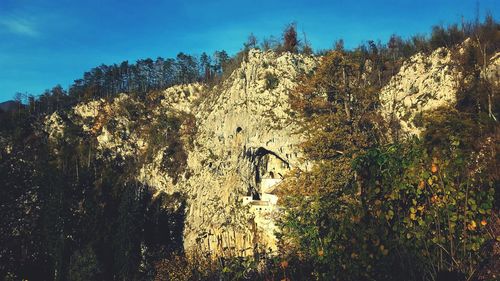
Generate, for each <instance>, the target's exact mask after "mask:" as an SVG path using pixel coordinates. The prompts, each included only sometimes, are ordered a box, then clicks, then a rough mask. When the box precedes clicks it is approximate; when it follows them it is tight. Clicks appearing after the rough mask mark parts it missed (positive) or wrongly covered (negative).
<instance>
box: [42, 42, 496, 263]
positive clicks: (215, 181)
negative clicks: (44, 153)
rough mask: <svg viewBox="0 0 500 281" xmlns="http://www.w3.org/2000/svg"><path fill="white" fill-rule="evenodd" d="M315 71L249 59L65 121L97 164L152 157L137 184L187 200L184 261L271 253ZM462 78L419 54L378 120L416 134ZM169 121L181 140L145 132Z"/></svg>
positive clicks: (58, 122) (447, 57) (283, 58)
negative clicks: (299, 113)
mask: <svg viewBox="0 0 500 281" xmlns="http://www.w3.org/2000/svg"><path fill="white" fill-rule="evenodd" d="M493 61H494V62H496V63H494V64H495V65H497V66H496V67H493V68H491V70H488V72H487V74H485V75H490V76H491V75H498V58H497V59H493ZM317 65H318V58H315V57H312V56H305V55H299V54H291V53H283V54H277V53H274V52H271V51H270V52H262V51H259V50H250V51H249V52H248V54H247V55H246V58H245V59H244V60H243V62H242V63H241V65H240V66H239V67H238V68H237V69H235V70H234V71H233V73H232V74H231V75H230V76H229V77H228V78H226V79H225V80H224V81H222V82H221V83H220V84H219V85H217V86H214V87H212V88H210V89H209V88H208V87H207V86H204V85H202V84H190V85H179V86H174V87H171V88H169V89H167V90H165V91H162V92H156V93H151V94H149V95H148V96H147V97H146V98H145V99H144V100H139V99H137V98H134V97H131V96H128V95H125V94H122V95H119V96H117V97H116V98H114V99H113V100H112V101H105V100H95V101H91V102H87V103H82V104H79V105H77V106H75V107H74V108H73V110H72V111H71V112H70V113H69V116H68V119H69V120H71V122H73V123H74V124H77V125H79V126H81V128H82V131H84V132H85V133H87V134H88V136H89V137H93V138H95V140H96V142H97V143H98V150H99V152H100V153H101V156H100V157H104V155H105V154H106V155H107V156H106V157H110V158H111V159H115V158H116V159H119V158H122V159H123V158H125V157H135V158H137V157H140V156H141V155H143V154H145V153H148V151H149V152H150V153H152V155H151V156H150V157H145V158H144V161H141V162H138V163H140V164H139V165H140V166H139V167H138V169H137V175H135V178H136V179H137V180H138V181H140V182H142V183H144V184H147V185H149V186H151V187H153V188H155V189H156V190H157V192H158V193H161V192H165V193H168V194H174V193H181V194H183V195H184V197H185V198H186V203H187V205H186V206H187V208H186V216H185V224H184V237H183V238H184V246H185V249H186V250H187V251H188V252H189V251H191V250H192V251H202V252H210V253H212V254H213V255H214V256H217V255H251V254H253V253H254V251H255V250H256V249H259V250H266V251H268V250H271V251H273V250H275V249H276V238H275V235H274V231H275V230H276V226H275V224H274V219H273V218H274V217H275V216H277V215H279V207H278V206H276V196H275V195H274V194H273V192H274V189H276V186H275V185H277V184H279V182H281V180H282V179H283V177H286V173H287V171H288V170H289V169H290V168H291V167H294V166H295V167H297V166H301V165H303V164H302V161H301V158H302V156H301V150H300V149H299V148H298V144H299V143H301V142H302V141H303V136H302V135H301V134H300V133H299V131H300V130H299V129H300V127H299V122H297V120H296V117H295V116H294V114H293V111H292V109H291V108H290V104H289V101H288V98H289V94H290V91H292V90H293V89H294V88H295V87H296V85H297V81H298V77H299V76H300V75H301V74H304V73H309V72H311V71H313V70H314V69H315V67H316V66H317ZM488 69H490V68H488ZM495 71H497V72H496V74H494V73H495ZM460 79H461V74H460V72H459V69H458V67H457V66H456V63H455V62H454V61H453V56H452V55H451V52H450V51H448V50H446V49H438V50H436V51H435V52H433V53H432V54H431V55H430V56H425V55H423V54H417V55H415V56H413V57H412V58H411V59H409V60H408V61H407V62H405V63H404V64H403V66H402V67H401V69H400V72H399V73H398V74H396V75H395V76H394V77H393V78H392V79H391V80H390V82H389V83H388V85H386V86H385V87H384V88H383V89H382V91H381V96H380V99H381V104H382V109H381V110H382V114H383V116H384V117H385V118H386V119H387V120H391V119H392V120H394V121H395V122H398V123H399V124H400V126H401V130H402V131H403V132H404V133H406V134H418V133H419V129H418V127H417V126H416V125H415V122H416V120H415V119H416V117H417V116H418V114H420V113H422V112H424V111H429V110H433V109H435V108H438V107H440V106H446V105H451V104H453V103H455V102H456V92H457V87H458V83H459V81H460ZM172 120H174V121H175V122H177V121H178V122H180V125H179V128H178V132H170V131H169V130H168V129H164V128H163V127H161V126H157V127H154V126H152V124H163V123H168V122H170V121H172ZM63 123H64V121H63V120H62V119H61V118H60V117H59V116H56V115H53V116H51V117H50V118H49V119H47V122H46V132H48V134H49V135H50V136H51V137H53V138H58V137H62V132H63V131H64V130H63V128H64V124H63ZM146 127H147V128H146ZM147 130H149V131H147ZM173 133H175V134H177V135H176V137H178V139H177V141H178V143H176V145H179V147H178V149H181V150H182V155H180V156H182V157H178V158H180V159H181V160H182V161H183V163H179V161H180V160H178V159H177V158H175V157H174V156H172V155H170V154H169V153H166V152H168V151H167V150H168V147H166V144H163V143H161V142H160V143H154V141H153V140H152V139H153V138H152V134H156V135H157V136H161V138H162V139H169V138H172V136H173ZM118 156H120V157H118ZM168 157H173V158H172V159H166V158H168ZM165 160H169V161H167V163H170V165H179V167H180V168H179V169H176V170H175V172H176V173H177V174H175V175H174V174H172V173H171V171H170V172H169V171H167V170H168V169H166V167H165ZM167 168H168V167H167ZM243 200H245V201H244V202H243Z"/></svg>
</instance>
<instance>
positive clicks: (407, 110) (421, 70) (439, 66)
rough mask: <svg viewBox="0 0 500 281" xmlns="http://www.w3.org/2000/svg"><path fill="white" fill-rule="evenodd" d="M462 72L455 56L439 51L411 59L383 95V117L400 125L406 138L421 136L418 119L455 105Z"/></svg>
mask: <svg viewBox="0 0 500 281" xmlns="http://www.w3.org/2000/svg"><path fill="white" fill-rule="evenodd" d="M460 79H462V78H461V73H460V72H459V68H458V66H457V63H456V62H455V61H454V60H453V58H452V53H451V51H449V50H448V49H446V48H439V49H437V50H435V51H434V52H432V54H430V55H425V54H423V53H419V54H416V55H414V56H413V57H411V58H410V59H409V60H408V61H406V62H405V63H404V64H403V65H402V66H401V68H400V70H399V73H397V74H396V75H395V76H393V77H392V78H391V80H390V81H389V83H388V84H387V85H386V86H385V87H384V88H383V89H382V91H381V93H380V102H381V105H382V110H381V111H382V115H383V116H384V117H385V118H386V120H388V121H392V122H397V123H399V125H400V126H401V132H402V133H403V134H405V135H418V134H420V130H419V128H418V127H417V126H416V124H415V123H416V121H417V120H415V119H416V117H417V116H418V115H419V114H420V113H422V112H424V111H429V110H433V109H436V108H438V107H441V106H447V105H452V104H454V103H455V102H456V93H457V89H458V86H459V81H460Z"/></svg>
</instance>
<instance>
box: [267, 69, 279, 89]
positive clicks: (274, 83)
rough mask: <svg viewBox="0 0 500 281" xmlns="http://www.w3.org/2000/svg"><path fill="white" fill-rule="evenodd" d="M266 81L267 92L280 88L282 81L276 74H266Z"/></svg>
mask: <svg viewBox="0 0 500 281" xmlns="http://www.w3.org/2000/svg"><path fill="white" fill-rule="evenodd" d="M264 79H265V81H266V86H265V87H266V90H274V89H276V87H278V85H279V83H280V80H279V79H278V77H276V75H275V74H273V73H270V72H266V75H265V76H264Z"/></svg>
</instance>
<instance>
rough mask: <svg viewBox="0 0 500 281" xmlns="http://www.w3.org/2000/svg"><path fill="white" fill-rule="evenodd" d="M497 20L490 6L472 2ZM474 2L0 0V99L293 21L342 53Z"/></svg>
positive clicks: (448, 17)
mask: <svg viewBox="0 0 500 281" xmlns="http://www.w3.org/2000/svg"><path fill="white" fill-rule="evenodd" d="M479 8H480V14H481V16H483V15H484V12H485V11H486V10H489V11H490V12H491V13H492V14H493V16H494V17H495V18H498V15H499V12H500V5H499V3H498V0H480V1H479ZM475 11H476V0H418V1H417V0H388V1H374V0H371V1H369V0H357V1H355V0H351V1H348V0H345V1H344V0H343V1H333V0H330V1H326V0H325V1H317V0H301V1H293V0H288V1H273V0H265V1H263V0H247V1H238V0H204V1H198V0H196V1H187V0H184V1H182V0H168V1H167V0H0V101H4V100H8V99H10V98H12V96H13V95H14V93H15V92H23V93H24V92H27V93H32V94H40V93H42V92H43V91H44V90H45V89H48V88H51V87H52V86H54V85H56V84H60V85H62V86H63V87H64V88H67V87H68V86H69V85H70V84H71V83H72V81H73V80H75V79H77V78H79V77H81V75H82V74H83V72H84V71H87V70H89V69H90V68H92V67H94V66H98V65H100V64H102V63H105V64H111V63H119V62H121V61H123V60H129V61H130V62H134V61H136V60H137V59H140V58H146V57H151V58H156V57H158V56H162V57H174V56H175V55H176V54H177V53H178V52H180V51H182V52H186V53H190V54H195V55H196V54H201V53H202V52H203V51H206V52H207V53H213V51H215V50H221V49H224V50H226V51H227V52H228V53H230V54H233V53H235V52H236V51H238V50H239V49H240V48H241V47H242V44H243V42H244V41H245V40H246V38H247V37H248V35H249V34H250V33H251V32H253V33H254V34H255V35H256V36H257V37H258V38H263V37H268V36H270V35H275V36H279V35H280V34H281V31H282V29H283V27H284V26H285V25H286V24H287V23H290V22H292V21H295V22H297V23H298V29H299V32H301V33H302V31H304V32H305V33H306V34H307V39H308V41H310V42H311V44H312V45H313V48H314V49H325V48H330V47H331V46H332V43H333V42H334V41H335V40H336V39H339V38H343V39H344V41H345V43H346V46H347V47H353V46H356V45H358V44H359V43H361V42H363V41H366V40H370V39H374V40H376V39H380V40H382V41H383V42H385V41H386V40H387V38H388V37H389V36H390V35H391V34H393V33H396V34H399V35H402V36H403V37H406V36H409V35H412V34H415V33H427V32H428V31H429V30H430V27H431V26H432V25H434V24H444V25H446V24H449V23H458V22H460V20H461V17H462V16H464V17H465V18H466V19H473V18H474V16H475Z"/></svg>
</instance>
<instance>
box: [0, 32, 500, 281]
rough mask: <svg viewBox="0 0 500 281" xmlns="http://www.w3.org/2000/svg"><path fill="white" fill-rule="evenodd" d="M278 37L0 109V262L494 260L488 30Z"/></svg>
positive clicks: (109, 269) (12, 265)
mask: <svg viewBox="0 0 500 281" xmlns="http://www.w3.org/2000/svg"><path fill="white" fill-rule="evenodd" d="M496 32H497V33H495V34H497V35H498V34H500V33H498V29H497V30H496ZM285 42H286V41H285ZM496 44H497V43H496ZM286 46H287V45H286V44H284V45H283V46H281V47H280V48H282V49H279V48H278V49H275V50H261V49H258V48H245V50H243V51H242V52H241V53H239V54H238V55H237V57H236V58H233V60H232V61H231V62H232V64H229V63H228V64H225V65H224V66H225V67H226V71H225V72H221V73H218V72H214V73H213V74H212V73H211V72H210V70H208V72H207V73H208V74H206V75H205V76H204V77H203V78H201V79H198V78H196V79H195V78H190V79H188V80H189V81H188V80H186V83H173V82H172V83H173V84H175V85H170V84H169V83H170V82H169V83H167V84H169V85H168V87H167V88H162V87H161V86H163V83H162V82H158V81H157V80H155V83H157V84H153V85H152V86H150V87H149V86H148V87H146V86H145V87H144V90H141V91H140V92H139V93H134V92H128V93H127V92H121V93H111V90H109V92H110V93H109V95H108V96H105V95H104V94H99V95H95V96H92V94H91V92H92V90H93V89H94V88H95V87H94V85H92V84H89V85H84V86H81V88H78V91H77V92H75V93H76V94H74V95H72V94H68V95H67V94H66V93H64V92H63V91H62V89H60V88H54V90H53V92H54V93H55V94H53V95H52V96H50V95H48V96H43V97H41V98H40V100H38V101H34V100H33V101H32V102H31V103H29V104H28V105H27V106H26V107H23V108H22V109H19V110H17V111H16V110H15V109H13V111H12V112H6V113H1V114H4V115H1V117H2V118H3V119H2V120H5V122H4V123H3V124H2V128H1V129H2V130H1V131H0V144H1V146H0V177H1V178H2V179H3V181H2V194H1V195H0V197H2V199H1V200H2V201H1V204H0V206H1V207H0V210H1V211H2V212H3V214H5V218H4V219H3V220H2V226H1V227H2V228H1V230H2V231H1V232H2V235H3V236H2V244H1V245H2V249H1V250H0V262H1V263H2V264H3V265H2V267H1V268H0V276H4V277H5V278H7V280H17V277H19V276H24V277H26V278H30V279H37V277H36V276H51V277H53V278H54V280H66V278H69V279H70V280H153V279H154V280H164V279H167V280H170V279H172V280H248V279H259V280H260V279H262V280H278V279H282V277H283V278H284V280H312V279H308V278H316V279H317V280H328V278H330V277H331V276H335V278H338V279H339V280H398V278H399V280H407V279H406V278H414V279H411V280H430V279H432V280H435V278H437V277H438V276H440V274H448V273H449V274H457V275H455V276H458V277H457V278H462V277H464V276H466V277H467V278H475V279H474V280H488V279H487V278H496V277H495V276H498V275H496V274H499V272H498V267H495V265H497V263H498V262H497V261H496V258H497V257H498V254H499V253H498V245H499V243H500V242H499V240H498V237H499V236H498V235H500V233H498V227H499V216H498V205H496V204H497V203H498V190H497V184H498V180H499V179H498V156H497V154H496V149H497V148H498V145H499V140H498V128H499V127H498V121H497V120H496V118H498V108H499V103H498V101H499V100H500V99H499V97H498V93H499V85H500V79H499V77H500V76H499V74H500V53H499V50H498V48H496V47H492V48H491V49H492V51H491V52H489V53H488V54H487V55H486V54H484V55H483V54H482V53H479V52H478V50H481V49H480V48H481V46H482V45H480V44H478V43H476V42H475V41H472V39H469V40H465V41H463V42H460V43H459V44H456V45H454V46H452V47H444V46H441V47H438V48H432V49H430V50H425V51H419V52H417V51H415V52H414V53H411V55H409V56H407V57H405V55H403V54H402V52H401V54H399V55H398V57H396V55H395V54H394V53H389V52H390V51H394V50H392V49H387V48H386V49H382V48H381V50H380V53H379V51H378V50H377V51H374V50H371V51H366V50H365V52H364V53H363V52H362V51H360V50H361V49H356V50H353V51H349V50H343V49H337V50H330V51H328V52H324V53H322V54H320V55H319V54H316V55H315V54H310V53H307V52H299V51H298V49H297V47H296V46H295V45H294V46H293V47H294V48H295V49H291V50H286ZM492 46H496V45H494V44H492ZM372 47H373V46H372ZM379 47H380V46H379ZM402 48H403V47H401V49H402ZM384 50H385V51H386V52H387V53H386V54H384V53H383V51H384ZM484 50H485V49H484ZM485 53H486V51H485ZM238 56H239V57H238ZM478 57H479V58H481V57H483V58H485V59H484V62H481V61H480V60H478V59H477V58H478ZM205 70H206V69H205ZM179 73H181V72H179ZM181 74H182V73H181ZM179 77H180V76H179ZM120 79H121V78H120ZM115 82H116V81H115ZM187 82H189V83H187ZM89 83H90V82H89ZM113 83H114V82H113ZM167 84H165V85H167ZM137 85H138V86H137V87H139V88H140V85H141V84H140V83H138V84H137ZM160 85H161V86H160ZM105 86H109V85H105ZM109 88H110V89H113V90H116V88H115V87H112V86H109ZM124 88H125V87H124ZM106 91H108V90H106ZM42 106H45V109H40V108H41V107H42ZM26 253H29V254H26ZM414 260H415V262H413V263H412V262H409V261H414ZM47 264H50V266H46V265H47ZM26 269H27V272H29V273H23V271H24V270H26ZM33 276H35V277H34V278H33ZM9 278H10V279H9ZM429 278H430V279H429ZM480 278H483V279H480ZM408 280H410V279H408ZM457 280H458V279H457ZM471 280H472V279H471ZM491 280H493V279H491Z"/></svg>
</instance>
